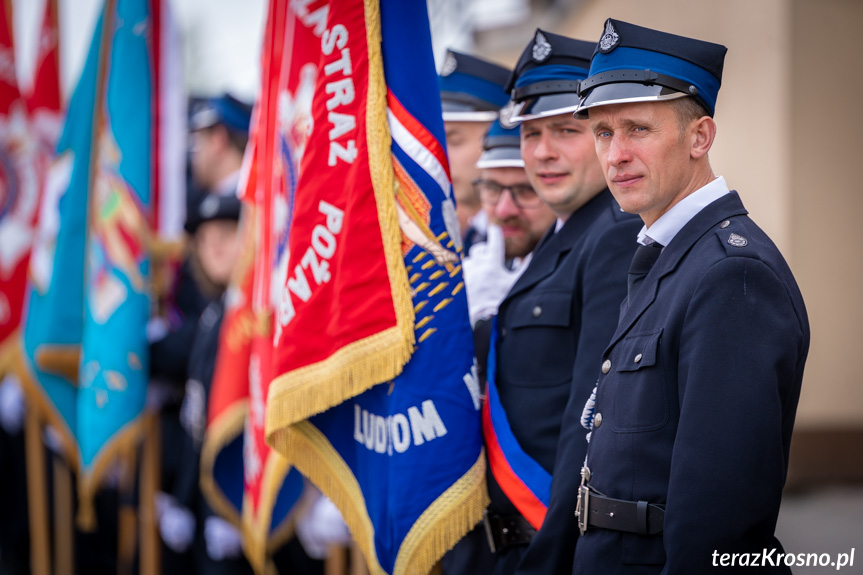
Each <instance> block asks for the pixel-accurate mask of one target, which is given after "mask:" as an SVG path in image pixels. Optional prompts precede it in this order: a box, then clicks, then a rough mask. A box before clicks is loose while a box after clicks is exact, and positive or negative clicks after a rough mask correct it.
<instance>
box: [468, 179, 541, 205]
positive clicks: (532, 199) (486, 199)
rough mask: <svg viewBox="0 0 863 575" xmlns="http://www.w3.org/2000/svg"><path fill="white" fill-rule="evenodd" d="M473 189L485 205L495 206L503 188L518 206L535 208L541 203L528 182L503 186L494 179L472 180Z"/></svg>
mask: <svg viewBox="0 0 863 575" xmlns="http://www.w3.org/2000/svg"><path fill="white" fill-rule="evenodd" d="M473 189H474V191H475V192H476V195H477V196H479V201H480V202H482V203H483V204H485V205H487V206H496V205H497V203H498V202H499V201H500V196H501V194H503V192H504V190H508V191H509V193H510V195H511V196H512V202H513V203H514V204H515V205H516V206H518V207H519V208H535V207H538V206H539V205H540V204H542V199H541V198H540V197H539V196H538V195H537V193H536V191H535V190H534V189H533V188H532V187H531V186H530V184H513V185H511V186H503V185H501V184H500V183H498V182H495V181H494V180H474V182H473Z"/></svg>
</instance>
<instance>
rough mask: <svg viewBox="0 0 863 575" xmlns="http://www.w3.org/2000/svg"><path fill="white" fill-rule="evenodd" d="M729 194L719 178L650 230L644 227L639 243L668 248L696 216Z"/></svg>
mask: <svg viewBox="0 0 863 575" xmlns="http://www.w3.org/2000/svg"><path fill="white" fill-rule="evenodd" d="M727 193H728V186H727V185H726V183H725V178H723V177H722V176H719V177H718V178H716V179H715V180H713V181H712V182H710V183H709V184H707V185H706V186H703V187H701V188H699V189H697V190H695V191H694V192H692V193H691V194H689V195H688V196H686V197H685V198H683V199H682V200H680V201H679V202H677V203H676V204H674V205H673V206H672V207H671V209H670V210H668V211H667V212H665V213H664V214H662V215H661V216H660V217H659V219H658V220H656V221H655V222H653V225H652V226H650V227H649V228H648V227H646V226H643V227H642V228H641V231H640V232H638V243H640V244H641V245H643V246H646V245H649V244H652V243H654V242H657V243H659V244H660V245H663V246H667V245H668V244H669V243H670V242H671V240H673V239H674V236H676V235H677V232H679V231H680V230H682V229H683V226H685V225H686V224H687V223H688V222H689V220H691V219H692V218H693V217H695V215H696V214H697V213H698V212H700V211H701V210H703V209H704V208H706V207H707V206H708V205H710V204H712V203H713V202H714V201H716V200H718V199H719V198H721V197H722V196H724V195H725V194H727Z"/></svg>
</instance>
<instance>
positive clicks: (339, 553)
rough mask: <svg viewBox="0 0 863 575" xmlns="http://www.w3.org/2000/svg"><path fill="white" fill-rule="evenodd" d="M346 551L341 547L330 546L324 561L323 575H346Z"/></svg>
mask: <svg viewBox="0 0 863 575" xmlns="http://www.w3.org/2000/svg"><path fill="white" fill-rule="evenodd" d="M347 554H348V550H347V548H346V547H343V546H341V545H330V547H329V549H328V550H327V558H326V559H324V575H347V573H348V562H347Z"/></svg>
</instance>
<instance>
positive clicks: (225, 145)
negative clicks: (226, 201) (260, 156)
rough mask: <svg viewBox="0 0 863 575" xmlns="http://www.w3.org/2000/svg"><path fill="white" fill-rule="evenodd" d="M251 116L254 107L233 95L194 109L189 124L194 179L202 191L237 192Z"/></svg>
mask: <svg viewBox="0 0 863 575" xmlns="http://www.w3.org/2000/svg"><path fill="white" fill-rule="evenodd" d="M251 117H252V106H251V105H250V104H247V103H246V102H243V101H241V100H239V99H237V98H235V97H234V96H231V95H230V94H223V95H221V96H219V97H216V98H208V99H206V100H203V101H201V102H199V103H198V104H197V106H194V107H193V109H192V114H191V118H190V122H189V129H190V132H191V167H192V179H193V183H194V185H195V186H196V187H197V188H199V189H200V190H201V191H204V192H207V193H211V194H217V195H228V194H235V193H236V191H237V184H238V182H239V179H240V166H241V165H242V163H243V152H244V151H245V149H246V143H247V142H248V139H249V123H250V121H251Z"/></svg>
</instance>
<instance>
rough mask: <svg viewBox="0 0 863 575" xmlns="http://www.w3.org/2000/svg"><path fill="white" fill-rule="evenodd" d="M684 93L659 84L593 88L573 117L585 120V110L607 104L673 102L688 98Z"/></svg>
mask: <svg viewBox="0 0 863 575" xmlns="http://www.w3.org/2000/svg"><path fill="white" fill-rule="evenodd" d="M689 95H690V94H686V93H684V92H680V91H678V90H674V89H672V88H666V87H665V86H660V85H659V84H637V83H627V82H621V83H617V84H605V85H602V86H597V87H596V88H593V89H592V90H591V91H590V92H589V93H588V94H587V96H585V97H584V98H582V100H581V102H580V103H579V104H578V109H577V110H575V113H574V114H573V116H574V117H576V118H578V119H580V120H584V119H587V110H589V109H590V108H595V107H597V106H607V105H609V104H629V103H633V102H660V101H663V100H674V99H676V98H683V97H685V96H689Z"/></svg>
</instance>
